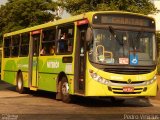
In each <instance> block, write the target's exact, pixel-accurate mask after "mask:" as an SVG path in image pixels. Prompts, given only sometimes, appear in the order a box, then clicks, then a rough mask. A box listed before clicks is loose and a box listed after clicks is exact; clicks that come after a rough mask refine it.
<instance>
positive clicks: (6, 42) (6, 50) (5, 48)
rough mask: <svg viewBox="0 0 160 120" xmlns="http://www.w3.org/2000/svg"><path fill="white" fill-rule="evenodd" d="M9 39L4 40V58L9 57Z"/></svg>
mask: <svg viewBox="0 0 160 120" xmlns="http://www.w3.org/2000/svg"><path fill="white" fill-rule="evenodd" d="M10 48H11V37H5V38H4V57H5V58H7V57H10Z"/></svg>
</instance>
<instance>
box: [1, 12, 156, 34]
mask: <svg viewBox="0 0 160 120" xmlns="http://www.w3.org/2000/svg"><path fill="white" fill-rule="evenodd" d="M96 13H102V14H103V13H108V14H116V13H117V14H128V15H138V16H142V17H146V18H150V19H153V20H154V18H152V17H150V16H147V15H142V14H138V13H132V12H124V11H95V12H86V13H84V14H80V15H76V16H71V17H69V18H65V19H59V20H56V21H51V22H48V23H44V24H40V25H37V26H33V27H28V28H25V29H21V30H17V31H14V32H10V33H5V34H4V37H8V36H12V35H16V34H21V33H25V32H31V31H34V30H38V29H43V28H47V27H51V26H56V25H59V24H63V23H70V22H74V21H78V20H82V19H85V18H87V19H88V20H89V21H91V19H92V16H93V15H94V14H96Z"/></svg>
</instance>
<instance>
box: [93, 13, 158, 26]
mask: <svg viewBox="0 0 160 120" xmlns="http://www.w3.org/2000/svg"><path fill="white" fill-rule="evenodd" d="M93 23H94V24H120V25H132V26H144V27H151V26H154V24H155V23H154V21H153V20H152V19H150V18H147V17H143V16H137V15H127V14H125V15H124V14H108V15H104V14H103V15H101V14H98V15H95V16H94V18H93Z"/></svg>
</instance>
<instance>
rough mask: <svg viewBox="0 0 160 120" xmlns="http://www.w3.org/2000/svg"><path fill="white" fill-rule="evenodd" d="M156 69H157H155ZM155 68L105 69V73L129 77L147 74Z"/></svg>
mask: <svg viewBox="0 0 160 120" xmlns="http://www.w3.org/2000/svg"><path fill="white" fill-rule="evenodd" d="M154 69H155V68H154ZM154 69H153V68H152V69H150V68H147V67H145V68H136V67H135V68H125V67H124V68H118V67H117V68H105V69H104V71H105V72H110V73H116V74H127V75H136V74H146V73H150V72H152V71H153V70H154Z"/></svg>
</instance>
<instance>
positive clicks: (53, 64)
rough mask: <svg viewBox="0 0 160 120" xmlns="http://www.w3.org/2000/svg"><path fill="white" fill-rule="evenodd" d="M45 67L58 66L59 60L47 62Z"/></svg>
mask: <svg viewBox="0 0 160 120" xmlns="http://www.w3.org/2000/svg"><path fill="white" fill-rule="evenodd" d="M47 68H59V62H57V61H56V62H47Z"/></svg>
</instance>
